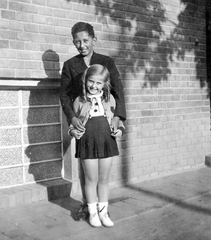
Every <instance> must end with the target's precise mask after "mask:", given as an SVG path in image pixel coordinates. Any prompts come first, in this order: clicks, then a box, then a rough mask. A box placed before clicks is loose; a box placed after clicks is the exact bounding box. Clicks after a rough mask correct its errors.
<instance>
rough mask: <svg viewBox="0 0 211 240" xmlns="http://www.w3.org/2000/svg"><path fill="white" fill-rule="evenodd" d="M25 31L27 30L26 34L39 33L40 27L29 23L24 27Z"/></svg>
mask: <svg viewBox="0 0 211 240" xmlns="http://www.w3.org/2000/svg"><path fill="white" fill-rule="evenodd" d="M24 30H25V31H26V32H35V33H38V31H39V27H38V26H37V25H35V24H29V23H27V24H25V25H24Z"/></svg>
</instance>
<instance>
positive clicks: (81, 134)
mask: <svg viewBox="0 0 211 240" xmlns="http://www.w3.org/2000/svg"><path fill="white" fill-rule="evenodd" d="M84 132H85V131H83V132H81V131H78V130H77V129H73V130H71V135H72V136H73V137H75V138H76V139H80V138H81V137H82V136H83V134H84Z"/></svg>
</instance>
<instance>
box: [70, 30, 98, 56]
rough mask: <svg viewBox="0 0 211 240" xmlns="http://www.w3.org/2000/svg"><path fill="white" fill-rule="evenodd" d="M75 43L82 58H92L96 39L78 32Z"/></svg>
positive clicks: (86, 33) (85, 33)
mask: <svg viewBox="0 0 211 240" xmlns="http://www.w3.org/2000/svg"><path fill="white" fill-rule="evenodd" d="M73 43H74V45H75V47H76V48H77V50H78V52H79V53H80V54H81V55H82V56H84V57H86V56H91V55H92V53H93V47H94V45H95V43H96V38H93V37H92V36H90V35H89V34H88V32H86V31H83V32H78V33H76V34H75V36H74V39H73Z"/></svg>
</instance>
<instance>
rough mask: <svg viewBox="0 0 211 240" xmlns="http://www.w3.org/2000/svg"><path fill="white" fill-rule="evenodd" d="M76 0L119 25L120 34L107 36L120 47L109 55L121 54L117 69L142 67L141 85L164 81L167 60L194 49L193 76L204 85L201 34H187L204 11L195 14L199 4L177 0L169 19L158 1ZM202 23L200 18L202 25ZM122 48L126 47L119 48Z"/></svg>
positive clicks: (172, 60)
mask: <svg viewBox="0 0 211 240" xmlns="http://www.w3.org/2000/svg"><path fill="white" fill-rule="evenodd" d="M67 1H68V2H75V1H72V0H67ZM78 2H79V3H82V4H85V5H88V6H89V5H92V6H93V5H95V7H96V8H95V14H96V15H98V16H101V21H102V22H104V23H105V26H106V22H107V19H106V18H105V17H106V16H109V17H110V18H111V20H112V21H113V22H115V23H116V26H119V27H120V29H119V30H118V32H119V33H120V34H122V36H121V38H119V39H114V38H115V36H113V37H112V36H110V39H114V40H115V41H119V46H118V47H119V50H120V51H119V52H118V51H117V52H115V53H112V52H111V55H114V56H113V57H116V58H122V57H123V58H124V63H123V64H124V66H123V67H122V69H121V73H123V74H124V73H127V72H131V73H133V74H134V75H136V74H137V73H138V72H140V71H141V70H142V71H143V70H144V72H145V74H144V81H145V82H144V84H143V87H145V86H150V87H157V86H158V84H159V83H160V82H161V81H162V80H166V81H167V80H168V76H169V75H170V74H172V72H171V69H170V66H169V64H170V63H171V62H174V61H176V60H184V58H185V54H186V53H188V52H194V56H195V59H194V61H195V64H196V76H197V79H198V80H199V81H200V83H201V87H204V86H205V82H206V76H205V73H204V72H202V66H203V65H202V64H204V62H205V59H204V58H203V59H201V57H204V56H203V55H201V53H202V52H201V50H203V51H204V49H201V47H202V46H201V45H200V43H201V42H200V41H201V39H200V37H201V36H200V35H201V34H200V33H199V32H197V31H195V32H194V34H190V35H188V34H187V32H188V31H194V28H195V27H196V25H199V22H198V20H197V19H201V18H200V17H204V15H203V16H199V15H198V14H199V11H198V8H200V7H202V5H201V6H197V4H191V3H190V1H189V0H181V1H180V9H181V12H180V13H179V15H178V16H177V19H175V21H171V20H169V19H168V18H167V17H166V16H167V14H166V8H165V6H163V5H162V4H161V3H160V1H143V0H139V1H132V3H133V5H130V4H126V3H125V4H122V3H117V2H107V1H95V2H94V3H93V1H91V0H79V1H78ZM99 7H102V8H99ZM126 7H127V9H126ZM204 7H205V6H204ZM175 10H176V7H175ZM123 11H124V12H123ZM194 17H197V19H196V18H194ZM99 21H100V20H99ZM203 24H204V23H203V21H202V26H201V27H202V28H203ZM192 26H193V27H192ZM199 28H200V26H198V29H199ZM131 33H132V35H131ZM124 34H127V35H124ZM110 35H111V34H110ZM125 42H127V46H126V44H125ZM203 44H204V43H203ZM125 49H127V50H128V51H123V50H125ZM203 61H204V62H203ZM118 65H119V64H118ZM120 65H121V64H120ZM120 67H121V66H120Z"/></svg>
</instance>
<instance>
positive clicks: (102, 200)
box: [98, 158, 114, 227]
mask: <svg viewBox="0 0 211 240" xmlns="http://www.w3.org/2000/svg"><path fill="white" fill-rule="evenodd" d="M111 164H112V158H104V159H99V177H98V199H99V203H98V210H99V217H100V220H101V222H102V224H103V225H104V226H105V227H113V226H114V223H113V222H112V221H111V219H110V217H109V215H108V209H107V208H108V195H109V186H108V183H109V174H110V170H111Z"/></svg>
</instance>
